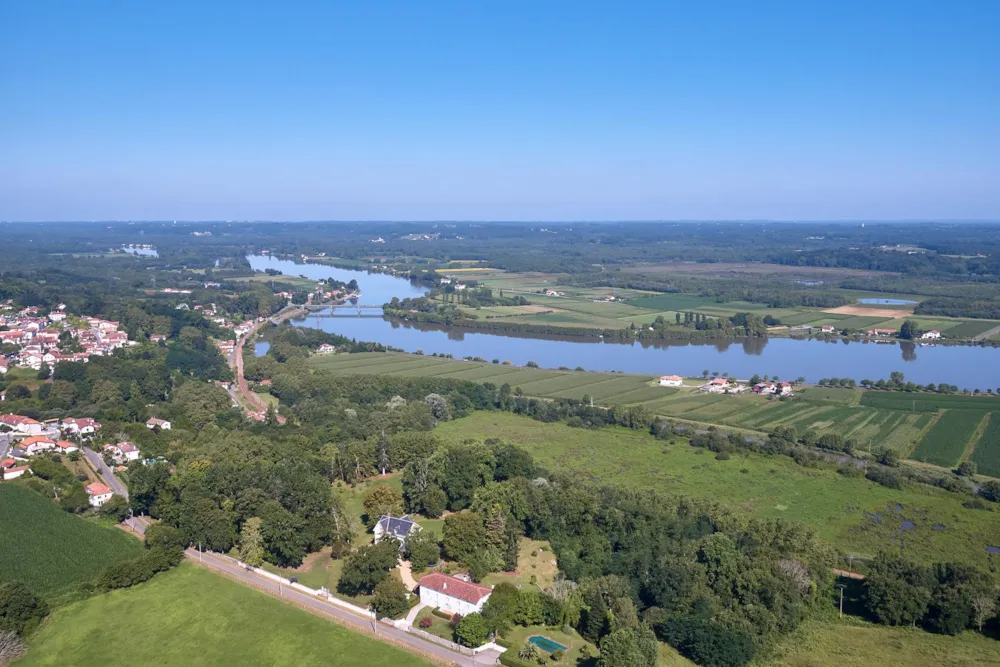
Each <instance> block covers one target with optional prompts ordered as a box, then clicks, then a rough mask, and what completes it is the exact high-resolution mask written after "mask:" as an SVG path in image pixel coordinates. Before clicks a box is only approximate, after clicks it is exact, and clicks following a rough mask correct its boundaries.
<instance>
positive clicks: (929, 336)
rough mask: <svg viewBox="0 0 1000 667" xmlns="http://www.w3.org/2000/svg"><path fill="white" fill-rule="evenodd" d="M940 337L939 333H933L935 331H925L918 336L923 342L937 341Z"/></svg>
mask: <svg viewBox="0 0 1000 667" xmlns="http://www.w3.org/2000/svg"><path fill="white" fill-rule="evenodd" d="M940 337H941V332H940V331H935V330H931V331H925V332H924V333H922V334H921V335H920V338H921V339H923V340H931V339H937V338H940Z"/></svg>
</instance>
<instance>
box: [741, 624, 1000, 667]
mask: <svg viewBox="0 0 1000 667" xmlns="http://www.w3.org/2000/svg"><path fill="white" fill-rule="evenodd" d="M873 662H875V663H877V664H879V665H887V666H895V665H905V666H906V667H996V666H997V665H1000V648H998V646H997V641H996V640H995V639H990V638H988V637H984V636H983V635H981V634H979V633H976V632H964V633H962V634H961V635H959V636H957V637H951V636H948V635H937V634H933V633H930V632H926V631H924V630H920V629H917V628H905V627H903V628H900V627H895V628H894V627H889V626H885V625H874V624H871V623H865V622H863V621H860V620H858V619H857V618H852V617H850V616H847V617H844V619H843V620H839V621H837V620H830V621H822V620H810V621H806V622H805V623H804V624H803V625H802V627H800V628H799V629H798V630H796V631H795V632H794V633H792V634H791V635H790V636H789V637H787V638H785V639H783V640H782V641H781V642H779V644H778V646H777V648H776V649H775V651H774V654H773V655H770V656H767V657H766V658H762V659H760V660H756V661H754V662H752V663H751V667H871V666H872V664H873Z"/></svg>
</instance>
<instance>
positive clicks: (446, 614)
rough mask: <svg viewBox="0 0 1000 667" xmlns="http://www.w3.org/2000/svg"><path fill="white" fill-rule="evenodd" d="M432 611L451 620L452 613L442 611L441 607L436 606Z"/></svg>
mask: <svg viewBox="0 0 1000 667" xmlns="http://www.w3.org/2000/svg"><path fill="white" fill-rule="evenodd" d="M431 613H432V614H434V615H435V616H437V617H438V618H443V619H444V620H446V621H450V620H451V614H449V613H448V612H446V611H442V610H440V609H438V608H436V607H435V608H434V609H432V610H431Z"/></svg>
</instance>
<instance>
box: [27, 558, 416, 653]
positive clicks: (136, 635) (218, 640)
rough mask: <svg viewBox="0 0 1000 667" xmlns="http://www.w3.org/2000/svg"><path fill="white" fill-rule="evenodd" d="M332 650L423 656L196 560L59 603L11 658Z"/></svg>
mask: <svg viewBox="0 0 1000 667" xmlns="http://www.w3.org/2000/svg"><path fill="white" fill-rule="evenodd" d="M123 633H125V634H123ZM180 637H182V638H183V641H179V640H178V638H180ZM331 656H335V657H336V658H335V660H336V664H338V665H347V666H349V667H350V666H355V665H356V666H358V667H360V666H361V665H373V664H377V665H399V666H400V667H409V666H414V667H415V666H416V665H427V664H429V663H428V662H426V661H424V660H422V659H421V658H419V657H417V656H416V655H414V654H412V653H408V652H406V651H403V650H402V649H398V648H395V647H393V646H391V645H389V644H386V643H384V642H381V641H379V640H377V639H372V638H369V637H366V636H365V635H363V634H361V633H359V632H354V631H353V630H349V629H347V628H344V627H342V626H340V625H337V624H336V623H333V622H331V621H329V620H327V619H325V618H320V617H318V616H314V615H312V614H310V613H308V612H306V611H303V610H301V609H298V608H296V607H293V606H291V605H288V604H285V603H284V602H281V601H280V600H277V599H275V598H273V597H271V596H269V595H265V594H263V593H258V592H257V591H254V590H252V589H250V588H248V587H245V586H243V585H241V584H238V583H236V582H233V581H230V580H228V579H226V578H224V577H222V576H220V575H216V574H213V573H211V572H209V571H208V570H205V569H201V568H198V567H197V566H195V565H192V564H182V565H180V566H179V567H177V568H176V569H174V570H172V571H170V572H165V573H163V574H159V575H157V576H156V577H154V578H153V579H152V580H151V581H148V582H146V583H143V584H139V585H138V586H134V587H132V588H127V589H122V590H117V591H113V592H111V593H107V594H105V595H98V596H95V597H92V598H88V599H86V600H82V601H80V602H75V603H72V604H70V605H67V606H65V607H61V608H59V609H56V610H55V612H53V614H52V616H51V618H50V619H49V620H48V621H47V622H46V624H45V625H44V627H43V628H42V629H41V630H40V631H39V632H38V634H37V635H35V636H34V637H32V639H31V642H30V650H29V651H28V654H27V655H26V656H25V657H24V658H23V659H22V660H21V661H20V662H18V663H17V664H18V667H40V666H43V665H46V666H48V665H79V666H80V667H91V666H93V667H116V666H119V665H120V666H121V667H131V666H132V665H163V666H165V667H172V666H177V667H192V666H195V665H206V666H207V665H245V666H247V667H252V666H254V665H260V666H262V667H263V666H264V665H267V666H271V665H287V666H288V667H293V666H294V667H298V666H299V665H329V664H330V662H331Z"/></svg>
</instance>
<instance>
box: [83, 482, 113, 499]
mask: <svg viewBox="0 0 1000 667" xmlns="http://www.w3.org/2000/svg"><path fill="white" fill-rule="evenodd" d="M83 488H85V489H86V490H87V493H88V494H89V495H92V496H102V495H104V494H105V493H111V489H109V488H108V487H106V486H104V485H103V484H101V483H100V482H93V483H91V484H88V485H87V486H85V487H83Z"/></svg>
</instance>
